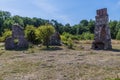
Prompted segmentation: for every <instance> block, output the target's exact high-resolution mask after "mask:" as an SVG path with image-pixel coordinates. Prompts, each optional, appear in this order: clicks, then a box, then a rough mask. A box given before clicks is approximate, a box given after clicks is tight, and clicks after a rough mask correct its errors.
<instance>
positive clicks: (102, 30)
mask: <svg viewBox="0 0 120 80" xmlns="http://www.w3.org/2000/svg"><path fill="white" fill-rule="evenodd" d="M96 14H97V15H96V16H95V20H96V21H95V30H94V41H93V43H92V49H112V46H111V34H110V28H109V16H108V13H107V8H103V9H99V10H97V11H96Z"/></svg>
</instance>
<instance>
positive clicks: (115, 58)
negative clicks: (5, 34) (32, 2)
mask: <svg viewBox="0 0 120 80" xmlns="http://www.w3.org/2000/svg"><path fill="white" fill-rule="evenodd" d="M81 44H82V47H84V48H83V49H80V48H79V46H81ZM75 45H76V46H75V47H76V48H77V50H71V49H68V48H66V47H65V46H61V47H51V48H50V49H45V48H44V47H38V46H34V47H32V48H30V49H28V50H24V51H5V50H1V51H0V54H1V55H0V80H119V78H120V75H119V74H120V52H119V50H120V44H113V48H114V49H117V50H110V51H104V50H91V49H90V47H91V44H86V43H85V44H84V43H80V44H78V43H77V44H75Z"/></svg>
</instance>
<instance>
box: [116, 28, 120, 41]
mask: <svg viewBox="0 0 120 80" xmlns="http://www.w3.org/2000/svg"><path fill="white" fill-rule="evenodd" d="M116 39H117V40H120V29H119V31H118V33H117V35H116Z"/></svg>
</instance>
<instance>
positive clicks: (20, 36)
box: [5, 24, 28, 50]
mask: <svg viewBox="0 0 120 80" xmlns="http://www.w3.org/2000/svg"><path fill="white" fill-rule="evenodd" d="M15 40H17V42H15ZM25 48H28V41H27V40H26V39H25V38H24V31H23V28H22V27H21V26H19V25H18V24H14V25H13V26H12V37H8V38H6V40H5V49H7V50H12V49H25Z"/></svg>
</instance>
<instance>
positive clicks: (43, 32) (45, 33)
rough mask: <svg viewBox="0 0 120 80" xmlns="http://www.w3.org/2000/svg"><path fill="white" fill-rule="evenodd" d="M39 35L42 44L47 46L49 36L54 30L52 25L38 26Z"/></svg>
mask: <svg viewBox="0 0 120 80" xmlns="http://www.w3.org/2000/svg"><path fill="white" fill-rule="evenodd" d="M38 31H39V37H41V39H42V41H43V44H44V45H46V47H47V48H48V47H49V40H50V36H51V35H52V34H53V33H54V32H55V29H54V27H53V26H52V25H49V24H46V25H43V26H40V27H39V28H38Z"/></svg>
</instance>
